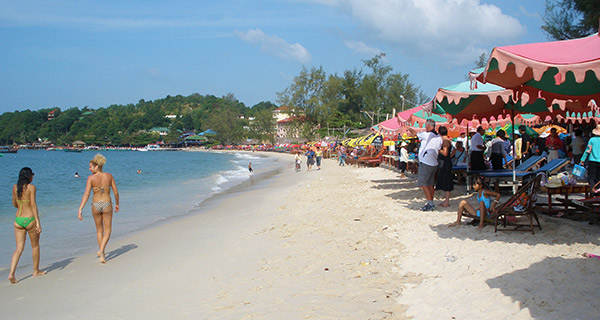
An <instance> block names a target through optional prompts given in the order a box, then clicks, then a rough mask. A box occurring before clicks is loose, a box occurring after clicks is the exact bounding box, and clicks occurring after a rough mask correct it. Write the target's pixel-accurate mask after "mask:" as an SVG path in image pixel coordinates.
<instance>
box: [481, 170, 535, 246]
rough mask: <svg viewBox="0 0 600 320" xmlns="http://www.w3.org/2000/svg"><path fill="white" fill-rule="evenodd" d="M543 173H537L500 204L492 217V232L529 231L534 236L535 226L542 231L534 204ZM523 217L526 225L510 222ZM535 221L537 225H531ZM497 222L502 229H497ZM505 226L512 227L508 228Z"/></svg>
mask: <svg viewBox="0 0 600 320" xmlns="http://www.w3.org/2000/svg"><path fill="white" fill-rule="evenodd" d="M544 175H545V173H544V172H538V173H536V174H535V176H534V177H533V179H531V180H529V182H527V183H526V184H525V185H523V186H522V187H521V188H520V189H519V190H518V191H517V193H515V194H514V195H513V196H511V197H510V198H509V199H508V200H506V201H505V202H504V203H502V204H501V205H500V206H499V207H498V208H496V212H495V213H494V214H493V215H492V217H493V219H494V232H496V231H498V230H501V231H531V233H533V234H535V230H534V228H535V226H537V227H538V228H540V230H542V226H541V225H540V220H539V219H538V216H537V214H536V213H535V210H534V209H535V203H536V201H537V193H538V191H539V189H540V183H541V181H542V178H543V177H544ZM522 216H525V217H526V218H527V222H528V223H526V224H523V223H518V222H513V221H510V220H511V219H514V220H516V219H517V218H518V217H522ZM534 219H535V221H536V223H537V224H534V223H533V220H534ZM498 222H501V223H502V228H498ZM507 225H510V226H512V228H508V227H507Z"/></svg>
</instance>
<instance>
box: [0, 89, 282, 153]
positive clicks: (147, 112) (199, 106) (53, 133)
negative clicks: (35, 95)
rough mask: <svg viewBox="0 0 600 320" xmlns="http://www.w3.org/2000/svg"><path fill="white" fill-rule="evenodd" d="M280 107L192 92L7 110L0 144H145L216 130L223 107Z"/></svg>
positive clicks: (239, 110) (248, 111) (244, 110)
mask: <svg viewBox="0 0 600 320" xmlns="http://www.w3.org/2000/svg"><path fill="white" fill-rule="evenodd" d="M275 108H277V106H276V105H275V104H273V103H271V102H261V103H259V104H257V105H255V106H253V107H252V108H249V107H246V106H245V105H244V104H243V103H242V102H239V101H238V100H237V99H236V98H235V97H234V96H233V95H232V94H228V95H227V96H224V97H221V98H218V97H216V96H213V95H204V96H203V95H200V94H198V93H194V94H192V95H189V96H187V97H184V96H182V95H177V96H170V95H169V96H166V97H165V98H162V99H157V100H154V101H146V100H144V99H142V100H140V101H139V102H138V103H136V104H127V105H111V106H108V107H105V108H98V109H91V108H88V107H84V108H82V109H79V108H78V107H73V108H69V109H66V110H62V109H61V108H59V107H57V108H47V109H40V110H37V111H32V110H25V111H15V112H6V113H4V114H2V115H0V143H1V144H5V145H9V144H13V143H16V144H27V143H36V142H40V141H42V140H47V141H52V142H53V143H54V144H57V145H66V144H70V143H72V142H74V141H76V140H82V141H84V142H86V143H87V144H98V145H107V144H109V145H145V144H147V143H150V142H155V141H156V140H157V139H163V140H176V139H177V138H178V136H179V135H180V132H182V131H197V132H200V131H204V130H206V129H211V125H210V123H209V117H210V116H211V115H214V114H218V113H221V112H223V111H224V110H227V111H228V112H229V113H231V114H235V115H238V116H240V118H242V119H247V118H248V117H253V116H254V115H255V114H256V113H258V112H260V111H261V110H265V109H266V110H273V109H275ZM167 116H168V117H167ZM237 125H244V123H243V121H242V123H239V124H237ZM153 127H166V128H169V129H170V130H171V132H172V134H170V135H169V136H163V137H160V136H158V133H153V132H149V130H150V129H151V128H153Z"/></svg>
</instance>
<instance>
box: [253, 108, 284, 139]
mask: <svg viewBox="0 0 600 320" xmlns="http://www.w3.org/2000/svg"><path fill="white" fill-rule="evenodd" d="M276 131H277V123H276V122H275V118H273V112H272V111H270V110H268V109H263V110H261V111H258V113H256V115H255V116H254V121H252V122H251V123H250V132H251V134H252V136H253V137H256V138H258V139H259V140H261V141H268V142H270V143H271V144H274V143H275V133H276Z"/></svg>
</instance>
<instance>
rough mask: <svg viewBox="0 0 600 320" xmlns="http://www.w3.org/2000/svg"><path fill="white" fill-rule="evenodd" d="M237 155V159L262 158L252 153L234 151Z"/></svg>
mask: <svg viewBox="0 0 600 320" xmlns="http://www.w3.org/2000/svg"><path fill="white" fill-rule="evenodd" d="M234 155H235V157H236V158H237V159H245V160H258V159H262V157H259V156H253V155H251V154H246V153H234Z"/></svg>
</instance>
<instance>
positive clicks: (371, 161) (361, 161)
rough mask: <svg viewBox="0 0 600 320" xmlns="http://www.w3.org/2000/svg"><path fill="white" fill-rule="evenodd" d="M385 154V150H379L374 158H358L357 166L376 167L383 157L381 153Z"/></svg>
mask: <svg viewBox="0 0 600 320" xmlns="http://www.w3.org/2000/svg"><path fill="white" fill-rule="evenodd" d="M384 152H385V150H383V149H381V150H380V151H379V153H378V154H377V155H376V156H374V157H360V158H358V161H357V164H358V166H359V167H360V166H365V167H367V166H371V165H372V166H374V167H375V166H378V165H379V164H381V157H382V156H383V153H384Z"/></svg>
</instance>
